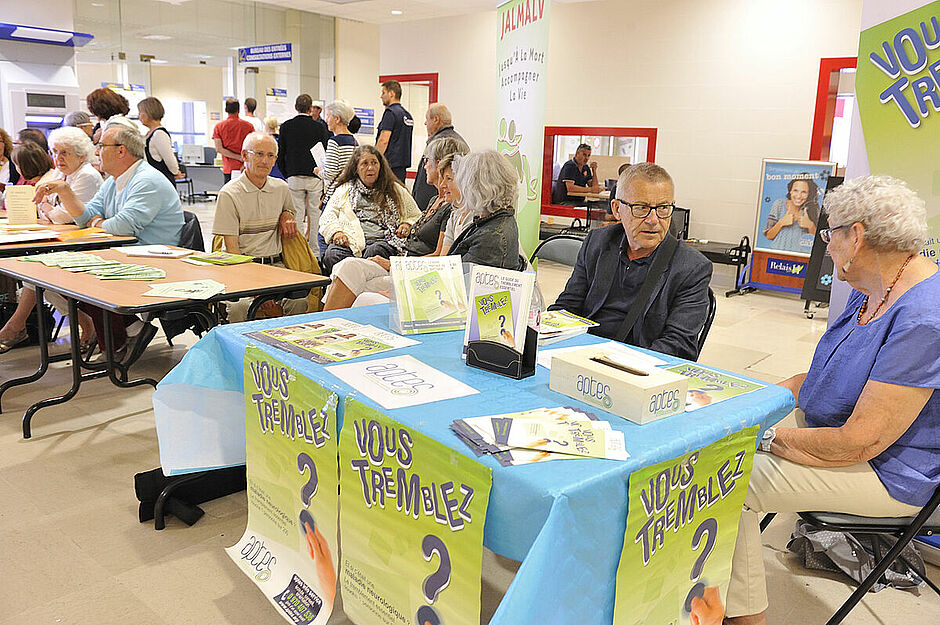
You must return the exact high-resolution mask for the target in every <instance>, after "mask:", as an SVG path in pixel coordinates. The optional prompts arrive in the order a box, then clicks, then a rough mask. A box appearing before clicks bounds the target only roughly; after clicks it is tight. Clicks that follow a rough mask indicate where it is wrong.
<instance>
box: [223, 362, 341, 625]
mask: <svg viewBox="0 0 940 625" xmlns="http://www.w3.org/2000/svg"><path fill="white" fill-rule="evenodd" d="M244 377H245V426H246V427H245V438H246V443H247V471H248V527H247V528H246V529H245V534H244V535H243V536H242V538H241V540H239V541H238V542H237V543H236V544H235V545H233V546H232V547H229V548H228V549H226V551H227V552H228V554H229V556H230V557H231V558H232V559H233V560H234V561H235V562H236V563H237V564H238V566H239V568H241V569H242V571H243V572H244V573H245V574H246V575H248V576H249V577H251V578H252V579H253V580H254V582H255V584H256V585H257V586H258V588H260V589H261V591H262V592H263V593H264V595H265V596H266V597H267V598H268V600H269V601H270V602H271V603H272V604H273V605H274V606H275V608H276V609H277V611H278V613H279V614H280V615H281V616H283V617H284V619H285V620H287V622H289V623H295V624H297V625H307V624H310V623H313V624H315V625H321V624H323V623H326V622H327V619H329V617H330V614H331V613H332V611H333V599H334V597H335V595H336V564H337V560H336V558H337V555H338V549H337V546H338V544H337V523H336V507H337V503H338V502H337V499H338V496H337V485H338V484H337V482H338V479H339V478H338V475H337V469H336V453H337V443H336V402H337V396H336V394H334V393H331V392H330V391H328V390H326V389H324V388H323V387H322V386H320V385H319V384H317V383H315V382H312V381H310V380H308V379H307V378H305V377H304V376H303V375H301V374H300V373H298V372H297V371H296V370H294V369H291V368H290V367H287V366H286V365H284V364H283V363H281V362H280V361H278V360H276V359H274V358H272V357H270V356H268V355H267V354H266V353H265V352H263V351H261V350H260V349H258V348H256V347H253V346H250V345H249V346H248V348H246V349H245V360H244Z"/></svg>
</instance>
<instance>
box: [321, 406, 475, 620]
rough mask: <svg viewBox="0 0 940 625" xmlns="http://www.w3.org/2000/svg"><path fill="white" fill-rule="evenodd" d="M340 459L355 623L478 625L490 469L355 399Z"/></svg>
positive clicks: (344, 576)
mask: <svg viewBox="0 0 940 625" xmlns="http://www.w3.org/2000/svg"><path fill="white" fill-rule="evenodd" d="M339 453H340V462H339V466H340V528H341V535H342V547H343V563H342V569H341V572H340V583H341V585H342V593H343V609H344V611H345V612H346V614H347V616H349V618H350V620H352V621H353V622H355V623H357V624H358V625H412V624H413V623H418V624H420V625H428V624H430V625H441V624H446V625H478V623H479V622H480V571H481V567H482V562H483V525H484V522H485V520H486V507H487V503H488V501H489V492H490V484H491V483H492V472H491V471H490V469H489V468H487V467H485V466H483V465H481V464H479V463H477V462H476V461H474V460H472V459H471V458H469V457H467V456H465V455H463V454H461V453H459V452H456V451H454V450H452V449H450V448H448V447H447V446H445V445H442V444H441V443H438V442H437V441H435V440H433V439H431V438H428V437H427V436H425V435H423V434H421V433H420V432H418V431H416V430H413V429H411V428H409V427H407V426H404V425H402V424H400V423H398V422H397V421H395V420H393V419H391V418H389V417H387V416H385V415H383V414H381V413H380V412H378V411H376V410H373V409H372V408H369V407H368V406H366V405H364V404H362V403H360V402H358V401H356V400H354V399H347V400H346V406H345V416H344V419H343V429H342V432H341V434H340V443H339Z"/></svg>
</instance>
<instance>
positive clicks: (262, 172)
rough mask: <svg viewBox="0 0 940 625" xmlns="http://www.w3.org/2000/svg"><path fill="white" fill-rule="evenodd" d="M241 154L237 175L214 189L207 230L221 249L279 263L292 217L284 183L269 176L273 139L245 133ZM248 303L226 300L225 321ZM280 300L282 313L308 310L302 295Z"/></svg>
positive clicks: (236, 317)
mask: <svg viewBox="0 0 940 625" xmlns="http://www.w3.org/2000/svg"><path fill="white" fill-rule="evenodd" d="M241 156H242V159H243V161H244V164H245V167H244V170H243V172H242V175H241V176H239V177H237V178H234V179H233V180H232V181H231V182H229V183H227V184H226V185H225V186H224V187H222V189H220V190H219V200H218V203H217V204H216V209H215V220H214V221H213V223H212V234H214V235H217V236H221V237H222V246H223V248H224V250H225V251H226V252H229V253H231V254H246V255H248V256H254V260H255V262H258V263H263V264H271V265H277V266H279V267H283V266H284V262H283V260H282V258H281V253H282V251H283V245H282V237H288V238H289V237H295V236H297V222H296V214H295V210H296V209H295V207H294V204H293V202H292V201H291V195H290V189H289V188H288V186H287V183H286V182H284V181H283V180H281V179H280V178H273V177H271V176H270V174H271V169H272V168H273V167H274V164H275V163H276V162H277V141H275V140H274V137H272V136H271V135H269V134H266V133H261V132H253V133H251V134H249V135H248V136H247V137H245V141H244V143H243V144H242V152H241ZM250 303H251V299H250V298H246V299H244V300H239V301H237V302H235V303H233V304H229V307H228V316H229V321H244V320H245V317H246V315H247V313H248V305H249V304H250ZM279 305H280V307H281V308H282V309H283V313H284V314H288V315H298V314H301V313H305V312H307V300H306V299H284V300H281V301H280V302H279ZM276 308H277V306H275V304H274V302H267V303H265V305H264V306H262V308H261V311H262V312H264V313H266V314H268V315H274V314H277V313H278V312H281V311H276Z"/></svg>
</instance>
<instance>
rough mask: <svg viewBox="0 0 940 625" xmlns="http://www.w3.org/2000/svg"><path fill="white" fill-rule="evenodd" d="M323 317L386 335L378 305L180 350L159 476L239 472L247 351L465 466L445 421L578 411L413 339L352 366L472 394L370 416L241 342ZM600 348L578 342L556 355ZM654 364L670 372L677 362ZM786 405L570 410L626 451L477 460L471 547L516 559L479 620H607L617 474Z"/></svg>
mask: <svg viewBox="0 0 940 625" xmlns="http://www.w3.org/2000/svg"><path fill="white" fill-rule="evenodd" d="M331 317H343V318H345V319H349V320H351V321H355V322H357V323H361V324H369V325H373V326H376V327H378V328H381V329H388V306H387V305H380V306H369V307H363V308H354V309H350V310H344V311H330V312H323V313H315V314H311V315H303V316H298V317H291V318H289V319H284V318H280V319H266V320H261V321H254V322H249V323H241V324H233V325H228V326H220V327H217V328H214V329H213V330H212V331H211V332H209V334H207V335H206V336H205V337H203V338H202V340H200V341H199V342H198V343H197V344H196V345H195V346H193V347H192V348H191V349H190V350H189V352H188V353H187V354H186V356H185V357H184V359H183V360H182V362H181V363H180V364H179V365H178V366H177V367H176V368H175V369H173V371H171V372H170V373H169V374H168V375H167V376H166V378H164V380H163V381H162V382H161V383H160V385H159V387H158V388H157V392H156V393H155V394H154V415H155V419H156V425H157V434H158V437H159V441H160V459H161V463H162V466H163V469H164V471H165V472H166V473H167V474H168V475H178V474H183V473H189V472H193V471H199V470H205V469H210V468H219V467H225V466H233V465H238V464H243V463H244V462H245V414H244V405H245V404H244V396H243V367H242V359H243V357H244V352H245V347H246V346H247V345H248V344H249V342H251V343H252V344H255V345H257V347H259V348H261V349H263V350H265V351H266V352H267V353H268V354H270V355H271V356H272V357H274V358H277V359H279V360H280V361H282V362H284V363H285V364H287V365H288V366H290V367H293V368H294V369H296V370H297V371H299V372H300V373H302V374H303V375H304V376H306V377H308V378H309V379H311V380H313V381H315V382H317V383H319V384H321V385H322V386H324V387H325V388H328V389H331V390H333V391H335V392H336V393H337V394H338V395H339V397H340V400H341V401H340V403H339V408H338V414H337V427H339V428H341V427H342V421H343V414H342V407H343V401H342V400H343V399H344V398H346V397H348V396H355V397H357V399H359V400H360V401H362V402H364V403H366V404H368V405H370V406H373V407H374V408H376V409H377V410H379V411H381V412H383V413H384V414H387V415H388V416H390V417H391V418H393V419H396V420H398V421H400V422H401V423H403V424H405V425H407V426H410V427H412V428H415V429H417V430H419V431H421V432H423V433H424V434H426V435H427V436H429V437H431V438H433V439H435V440H436V441H439V442H441V443H443V444H445V445H447V446H448V447H450V448H452V449H454V450H456V451H458V452H460V453H463V454H465V455H467V456H470V457H473V458H476V456H474V454H473V453H472V452H471V451H470V450H469V448H467V447H466V445H464V443H463V442H461V441H460V440H459V439H458V438H457V437H456V435H455V434H454V433H453V432H452V431H451V430H450V429H449V426H450V424H451V422H452V421H453V420H454V419H457V418H462V417H473V416H484V415H492V414H500V413H506V412H515V411H520V410H526V409H530V408H539V407H553V406H563V405H569V406H574V407H578V406H579V404H578V403H577V402H575V401H574V400H573V399H571V398H569V397H567V396H564V395H561V394H559V393H556V392H554V391H551V390H549V388H548V370H547V369H545V368H543V367H537V368H536V374H535V375H534V376H531V377H529V378H525V379H523V380H513V379H510V378H506V377H502V376H499V375H497V374H494V373H490V372H487V371H482V370H479V369H475V368H472V367H468V366H466V365H465V363H464V362H463V361H462V360H461V357H460V353H461V346H462V340H463V333H462V332H444V333H437V334H424V335H416V336H412V337H411V338H415V339H417V340H419V341H420V344H418V345H413V346H411V347H407V348H403V349H399V350H395V351H390V352H383V353H380V354H376V355H372V356H367V357H364V358H365V359H375V358H387V357H389V356H395V355H400V354H409V355H411V356H413V357H415V358H417V359H418V360H420V361H422V362H424V363H425V364H427V365H428V366H431V367H434V368H436V369H438V370H440V371H443V372H445V373H447V374H448V375H450V376H452V377H453V378H455V379H457V380H459V381H461V382H463V383H465V384H468V385H469V386H471V387H473V388H475V389H477V390H479V391H480V393H479V394H475V395H470V396H466V397H459V398H456V399H450V400H446V401H440V402H435V403H430V404H424V405H419V406H414V407H410V408H401V409H396V410H388V409H385V408H382V407H381V406H379V405H378V404H376V403H375V402H373V401H371V400H370V399H369V398H367V397H364V396H361V395H359V394H357V393H356V391H355V389H353V388H351V387H349V386H348V385H346V384H345V383H344V382H343V381H342V380H340V379H338V378H336V377H335V376H334V375H333V374H331V373H330V372H329V371H327V370H326V369H325V368H324V367H323V366H321V365H317V364H314V363H312V362H310V361H309V360H306V359H304V358H302V357H300V356H297V355H294V354H290V353H287V352H284V351H282V350H279V349H277V348H274V347H271V346H268V345H263V344H258V343H257V342H256V341H251V339H249V338H248V337H246V336H244V333H245V332H253V331H257V330H264V329H269V328H274V327H280V326H287V325H295V324H298V323H305V322H310V321H313V320H316V319H324V318H331ZM600 340H601V339H598V338H597V337H594V336H591V335H582V336H579V337H576V338H573V339H569V340H568V341H565V342H563V343H559V344H558V345H557V346H559V347H561V346H568V345H578V344H585V345H587V344H590V343H596V342H598V341H600ZM552 347H555V345H553V346H552ZM656 355H657V356H658V357H660V358H662V359H663V360H666V361H668V362H669V363H670V364H681V363H683V362H684V361H683V360H681V359H677V358H673V357H671V356H665V355H662V354H656ZM793 407H794V401H793V395H792V394H791V393H790V392H789V391H788V390H786V389H784V388H782V387H779V386H775V385H768V386H766V387H764V388H761V389H759V390H757V391H753V392H751V393H747V394H744V395H740V396H737V397H734V398H731V399H728V400H726V401H723V402H721V403H716V404H714V405H710V406H706V407H703V408H700V409H698V410H695V411H692V412H685V413H681V414H679V415H675V416H673V417H668V418H665V419H660V420H659V421H655V422H653V423H649V424H646V425H643V426H639V425H636V424H634V423H631V422H629V421H626V420H625V419H622V418H620V417H617V416H614V415H610V414H607V413H604V412H601V411H599V410H597V409H596V408H594V407H591V406H587V405H584V406H582V408H583V409H585V410H586V411H590V412H594V413H595V414H597V415H598V416H599V417H600V418H601V419H605V420H608V421H610V423H611V425H612V427H613V428H614V429H616V430H621V431H622V432H623V433H624V438H625V443H626V449H627V452H628V453H629V454H630V457H629V458H628V459H627V460H626V461H614V460H600V459H583V460H577V461H555V462H543V463H536V464H529V465H520V466H509V467H505V466H502V465H500V464H499V463H498V462H496V461H495V460H494V459H493V458H491V457H489V456H482V457H480V458H476V459H477V461H478V462H481V463H483V464H485V465H487V466H489V467H490V468H491V469H492V471H493V487H492V492H491V493H490V499H489V508H488V510H487V518H486V526H485V538H484V544H485V545H486V546H487V547H488V548H490V549H491V550H493V551H494V552H496V553H498V554H500V555H503V556H506V557H509V558H512V559H515V560H520V561H521V562H522V564H521V565H520V567H519V570H518V572H517V574H516V577H515V579H514V580H513V582H512V584H511V585H510V587H509V590H508V591H507V593H506V596H505V597H504V599H503V601H502V603H501V604H500V606H499V608H498V609H497V611H496V614H495V615H494V616H493V619H492V621H491V623H494V624H500V625H503V624H513V625H518V624H520V623H540V624H543V623H574V622H579V623H585V624H591V625H594V624H597V625H601V624H604V625H608V624H609V623H611V621H612V619H613V605H614V589H615V584H616V581H615V578H616V571H617V565H618V562H619V559H620V554H621V550H622V548H623V537H624V529H625V523H626V516H627V487H628V479H629V476H630V474H631V473H632V472H633V471H635V470H637V469H640V468H642V467H645V466H649V465H652V464H656V463H658V462H662V461H665V460H669V459H671V458H675V457H677V456H680V455H682V454H683V453H686V452H689V451H692V450H695V449H699V448H701V447H704V446H706V445H709V444H711V443H713V442H715V441H717V440H719V439H721V438H723V437H725V436H727V435H728V434H731V433H732V432H736V431H739V430H741V429H744V428H746V427H750V426H753V425H760V426H762V427H766V426H768V425H771V424H773V423H776V422H777V421H779V420H780V419H782V418H783V417H784V416H786V414H787V413H788V412H790V411H791V410H792V409H793Z"/></svg>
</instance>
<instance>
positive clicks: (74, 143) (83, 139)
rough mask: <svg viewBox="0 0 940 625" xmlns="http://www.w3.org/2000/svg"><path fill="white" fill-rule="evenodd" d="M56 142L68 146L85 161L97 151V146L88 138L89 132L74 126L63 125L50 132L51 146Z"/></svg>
mask: <svg viewBox="0 0 940 625" xmlns="http://www.w3.org/2000/svg"><path fill="white" fill-rule="evenodd" d="M56 144H59V145H63V146H65V147H67V148H68V149H69V150H71V151H72V152H75V156H77V157H78V158H80V159H82V161H85V160H87V159H88V157H89V156H91V155H92V154H94V153H95V146H94V144H93V143H92V142H91V139H89V138H88V133H86V132H85V131H84V130H82V129H80V128H75V127H73V126H63V127H62V128H56V129H55V130H53V131H52V132H50V133H49V147H53V146H55V145H56Z"/></svg>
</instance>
